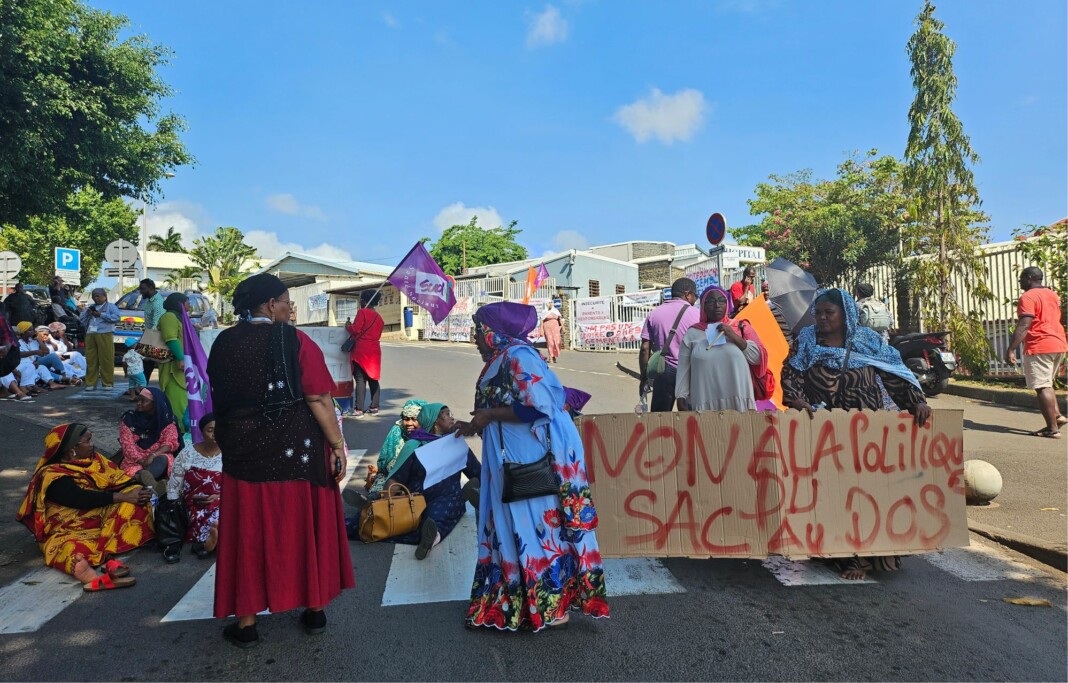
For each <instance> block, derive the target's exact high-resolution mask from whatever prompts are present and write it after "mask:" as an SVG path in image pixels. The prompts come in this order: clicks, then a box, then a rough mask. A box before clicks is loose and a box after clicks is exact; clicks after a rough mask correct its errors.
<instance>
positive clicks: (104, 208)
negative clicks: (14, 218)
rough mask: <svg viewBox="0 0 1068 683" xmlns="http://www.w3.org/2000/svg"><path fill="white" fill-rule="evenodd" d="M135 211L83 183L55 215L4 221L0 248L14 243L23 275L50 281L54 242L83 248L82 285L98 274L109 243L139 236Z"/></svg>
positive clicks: (27, 278) (31, 279)
mask: <svg viewBox="0 0 1068 683" xmlns="http://www.w3.org/2000/svg"><path fill="white" fill-rule="evenodd" d="M137 215H138V214H137V212H135V211H133V210H132V209H131V208H130V207H129V206H128V205H127V204H126V202H124V201H123V200H122V199H119V198H113V199H105V198H104V197H103V195H101V194H100V193H99V192H96V191H94V190H90V189H83V190H81V191H80V192H77V193H75V194H73V195H71V196H69V197H68V198H67V201H66V203H65V205H64V207H63V209H62V211H60V212H58V213H56V214H54V215H51V216H34V217H31V218H30V219H29V220H27V221H25V222H24V223H23V225H22V226H20V227H15V226H13V225H4V226H2V228H0V250H4V249H10V250H11V251H13V252H15V253H16V254H18V255H19V256H20V257H22V273H21V274H20V275H19V279H20V280H22V281H23V282H27V283H38V284H46V283H48V282H49V281H50V280H51V279H52V275H53V274H54V273H55V261H54V256H53V255H54V252H55V248H56V247H68V248H73V249H79V250H81V252H82V281H81V285H82V286H83V287H84V286H86V285H87V284H89V283H90V282H92V281H93V280H94V279H96V277H97V275H99V273H100V265H101V263H102V262H103V260H104V249H105V248H106V247H107V245H108V243H110V242H112V241H114V240H117V239H125V240H131V241H135V240H136V239H137Z"/></svg>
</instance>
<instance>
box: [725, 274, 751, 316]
mask: <svg viewBox="0 0 1068 683" xmlns="http://www.w3.org/2000/svg"><path fill="white" fill-rule="evenodd" d="M754 282H756V268H754V267H753V266H746V268H745V270H743V271H742V279H741V280H739V281H738V282H735V283H734V284H733V285H731V299H733V300H734V315H738V312H739V311H741V310H742V309H743V308H745V307H746V306H748V305H749V304H751V303H753V299H755V298H756V286H755V285H754V284H753V283H754Z"/></svg>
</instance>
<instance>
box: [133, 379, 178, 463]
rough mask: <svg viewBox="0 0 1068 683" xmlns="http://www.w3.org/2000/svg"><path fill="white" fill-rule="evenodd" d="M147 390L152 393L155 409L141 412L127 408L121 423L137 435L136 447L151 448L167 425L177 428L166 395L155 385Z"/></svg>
mask: <svg viewBox="0 0 1068 683" xmlns="http://www.w3.org/2000/svg"><path fill="white" fill-rule="evenodd" d="M147 391H149V392H150V393H151V394H152V400H153V401H155V402H156V409H155V411H153V412H151V413H142V412H141V411H139V410H128V411H126V414H125V415H123V416H122V423H123V424H124V425H126V426H127V427H129V428H130V431H132V432H133V433H134V435H135V436H136V437H137V445H138V447H139V448H146V449H147V448H152V447H153V446H155V445H156V444H157V443H158V442H159V437H160V434H162V433H163V430H164V429H166V428H167V425H169V424H173V425H174V427H175V429H177V428H178V421H177V420H175V419H174V412H173V411H172V410H171V402H170V401H168V400H167V395H166V394H164V393H163V392H162V391H160V390H159V389H156V388H155V387H152V388H150V389H148V390H147ZM179 431H181V430H180V429H179Z"/></svg>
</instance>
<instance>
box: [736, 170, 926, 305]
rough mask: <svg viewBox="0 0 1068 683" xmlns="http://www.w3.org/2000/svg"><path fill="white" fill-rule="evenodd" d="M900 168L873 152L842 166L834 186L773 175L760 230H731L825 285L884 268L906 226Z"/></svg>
mask: <svg viewBox="0 0 1068 683" xmlns="http://www.w3.org/2000/svg"><path fill="white" fill-rule="evenodd" d="M901 170H902V169H901V164H900V162H898V161H897V159H895V158H894V157H892V156H882V157H880V156H878V150H871V151H869V152H868V153H867V154H866V155H864V157H862V158H851V159H848V160H846V161H845V162H843V163H842V164H841V165H840V166H839V167H838V170H837V173H836V175H835V178H834V180H813V178H812V172H811V171H807V170H806V171H798V172H796V173H791V174H789V175H786V176H777V175H773V176H770V178H769V180H770V182H767V183H760V184H758V185H757V186H756V190H755V194H756V198H755V199H750V200H749V212H750V213H751V214H752V215H754V216H762V218H761V221H760V222H759V223H756V224H754V225H747V226H745V227H742V228H738V229H734V230H731V234H732V235H733V236H734V237H735V239H737V240H738V242H739V243H740V244H744V245H747V246H759V247H764V248H765V249H766V250H767V252H768V257H769V258H775V257H778V256H781V257H783V258H786V259H789V260H791V261H793V262H794V263H796V264H798V265H799V266H801V267H802V268H804V269H806V270H808V271H809V272H811V273H812V275H813V276H814V277H815V278H816V280H817V282H819V283H821V284H830V283H834V282H838V281H840V280H841V279H842V278H843V277H845V276H846V274H847V273H853V272H862V271H864V270H866V269H867V268H869V267H871V266H873V265H876V264H878V263H882V262H885V261H886V260H888V259H889V258H891V256H892V255H893V254H894V252H896V250H897V248H898V239H899V231H900V229H901V227H902V225H903V223H904V221H905V198H904V196H903V195H902V194H901Z"/></svg>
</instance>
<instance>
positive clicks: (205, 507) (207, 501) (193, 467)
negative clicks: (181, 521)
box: [167, 413, 222, 560]
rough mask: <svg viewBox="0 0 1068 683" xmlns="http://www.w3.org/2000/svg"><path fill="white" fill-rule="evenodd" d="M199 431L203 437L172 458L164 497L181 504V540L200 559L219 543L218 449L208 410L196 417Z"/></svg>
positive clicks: (220, 470)
mask: <svg viewBox="0 0 1068 683" xmlns="http://www.w3.org/2000/svg"><path fill="white" fill-rule="evenodd" d="M200 433H201V434H203V435H204V440H203V441H201V442H200V443H198V444H190V445H188V446H186V447H185V448H183V449H182V451H181V452H180V453H179V454H178V457H176V458H175V459H174V467H173V468H171V476H170V479H168V480H167V499H168V500H172V501H177V500H181V501H182V502H183V503H185V509H186V512H187V513H188V515H189V529H188V531H187V532H186V539H185V540H187V541H189V542H190V543H192V549H193V552H194V553H195V554H196V556H197V557H198V558H200V559H202V560H203V559H205V558H207V557H210V556H211V554H212V553H213V552H215V545H216V544H217V543H218V542H219V529H218V526H219V493H220V488H221V484H222V451H221V450H220V449H219V444H218V443H217V442H216V441H215V416H214V415H212V414H211V413H208V414H207V415H205V416H204V417H202V418H200ZM176 545H178V546H180V545H181V544H176ZM168 550H169V549H168ZM179 551H180V548H175V549H174V552H173V553H172V554H173V556H174V557H178V555H177V552H179Z"/></svg>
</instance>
